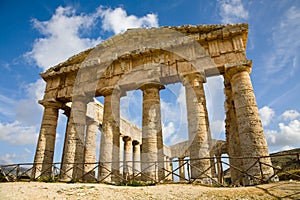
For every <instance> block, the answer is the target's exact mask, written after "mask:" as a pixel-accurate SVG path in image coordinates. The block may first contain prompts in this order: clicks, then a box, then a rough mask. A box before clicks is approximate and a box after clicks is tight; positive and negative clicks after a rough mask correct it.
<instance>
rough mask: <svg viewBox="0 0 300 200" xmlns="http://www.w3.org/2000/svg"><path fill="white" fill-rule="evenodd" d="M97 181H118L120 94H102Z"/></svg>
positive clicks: (109, 92) (116, 91)
mask: <svg viewBox="0 0 300 200" xmlns="http://www.w3.org/2000/svg"><path fill="white" fill-rule="evenodd" d="M99 162H100V166H99V170H98V179H99V180H100V181H108V182H115V183H117V182H119V181H120V92H119V91H118V89H115V90H110V91H106V92H105V93H104V111H103V122H102V135H101V142H100V156H99Z"/></svg>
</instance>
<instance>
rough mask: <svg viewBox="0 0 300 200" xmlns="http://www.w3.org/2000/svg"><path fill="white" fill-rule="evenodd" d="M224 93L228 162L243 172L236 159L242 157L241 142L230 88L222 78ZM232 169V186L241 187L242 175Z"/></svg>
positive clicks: (240, 163)
mask: <svg viewBox="0 0 300 200" xmlns="http://www.w3.org/2000/svg"><path fill="white" fill-rule="evenodd" d="M224 86H225V87H224V93H225V97H226V100H225V111H226V119H225V132H226V142H227V149H228V154H229V157H230V158H229V162H230V164H231V165H232V166H234V167H236V168H238V169H240V170H243V160H242V159H238V158H239V157H241V156H242V154H241V141H240V136H239V133H238V126H237V119H236V113H235V107H234V101H233V99H232V88H231V84H230V80H228V79H227V77H226V76H225V77H224ZM234 167H231V169H230V176H231V183H232V184H233V185H241V184H242V178H243V174H242V173H241V172H240V171H238V170H236V169H235V168H234Z"/></svg>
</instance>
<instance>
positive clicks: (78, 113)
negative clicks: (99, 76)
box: [71, 96, 90, 180]
mask: <svg viewBox="0 0 300 200" xmlns="http://www.w3.org/2000/svg"><path fill="white" fill-rule="evenodd" d="M89 100H90V99H87V98H86V97H85V96H76V97H73V100H72V109H71V116H72V117H71V119H72V120H73V125H72V127H74V131H75V158H74V169H73V178H74V179H77V180H81V179H82V178H83V167H84V165H83V163H84V144H85V129H86V110H87V104H88V102H89ZM71 123H72V122H71Z"/></svg>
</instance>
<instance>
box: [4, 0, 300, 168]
mask: <svg viewBox="0 0 300 200" xmlns="http://www.w3.org/2000/svg"><path fill="white" fill-rule="evenodd" d="M141 2H142V3H141ZM241 22H246V23H248V24H249V36H248V44H247V57H248V59H250V60H253V71H252V74H251V78H252V83H253V87H254V89H255V94H256V98H257V103H258V107H259V110H260V114H261V119H262V122H263V126H264V130H265V135H266V138H267V141H268V145H269V149H270V151H271V152H275V151H279V150H285V149H291V148H296V147H300V105H299V99H300V80H299V77H300V70H299V69H300V63H299V58H300V54H299V52H300V40H299V35H300V1H295V0H281V1H279V0H278V1H274V0H268V1H267V0H261V1H246V0H245V1H243V0H218V1H211V0H193V1H192V0H178V1H172V0H165V1H159V0H153V1H150V0H145V1H138V0H133V1H110V0H107V1H97V0H93V1H90V0H89V1H71V0H64V1H55V0H54V1H52V0H51V1H39V0H28V1H16V0H2V1H1V2H0V26H1V27H2V28H1V32H0V41H1V42H0V164H4V163H19V162H32V161H33V157H34V152H35V146H36V142H37V137H38V133H39V127H40V122H41V118H42V111H43V108H42V106H40V105H38V104H37V101H38V100H39V99H42V97H43V90H44V82H43V81H42V80H41V78H40V76H39V73H41V72H43V71H45V70H46V69H48V68H49V67H51V66H53V65H55V64H57V63H59V62H62V61H64V60H66V59H67V58H68V57H70V56H72V55H74V54H76V53H79V52H80V51H83V50H85V49H87V48H90V47H93V46H95V45H96V44H99V43H101V41H103V40H105V39H107V38H109V37H112V36H113V35H115V34H118V33H122V32H124V31H125V30H126V29H127V28H137V27H157V26H165V25H168V26H178V25H183V24H192V25H197V24H221V23H222V24H227V23H241ZM222 81H223V80H222V77H215V78H208V80H207V83H206V84H205V92H206V96H207V101H208V109H209V117H210V126H211V131H212V135H213V137H214V138H217V139H224V117H225V116H224V108H223V104H224V95H223V83H222ZM99 100H100V101H101V98H100V99H99ZM141 102H142V97H141V93H140V91H134V92H129V93H128V95H127V97H123V98H122V99H121V113H122V115H123V116H124V117H126V118H127V119H129V120H131V121H133V122H134V123H136V124H137V125H139V126H140V125H141ZM161 104H162V121H163V132H164V142H165V143H166V144H168V145H170V144H175V143H177V142H180V141H183V140H185V139H186V138H187V131H186V129H187V123H186V111H185V96H184V89H183V87H182V85H181V84H174V85H169V86H167V88H166V89H165V90H163V91H161ZM65 123H66V118H65V117H64V115H62V114H60V117H59V125H58V128H57V143H56V150H55V161H60V156H61V148H62V141H63V139H64V131H65Z"/></svg>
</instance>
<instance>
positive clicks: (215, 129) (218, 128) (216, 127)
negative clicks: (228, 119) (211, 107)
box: [209, 120, 225, 139]
mask: <svg viewBox="0 0 300 200" xmlns="http://www.w3.org/2000/svg"><path fill="white" fill-rule="evenodd" d="M209 125H210V132H211V136H212V138H213V139H224V136H225V134H224V133H225V121H224V120H217V121H213V122H210V124H209Z"/></svg>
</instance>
